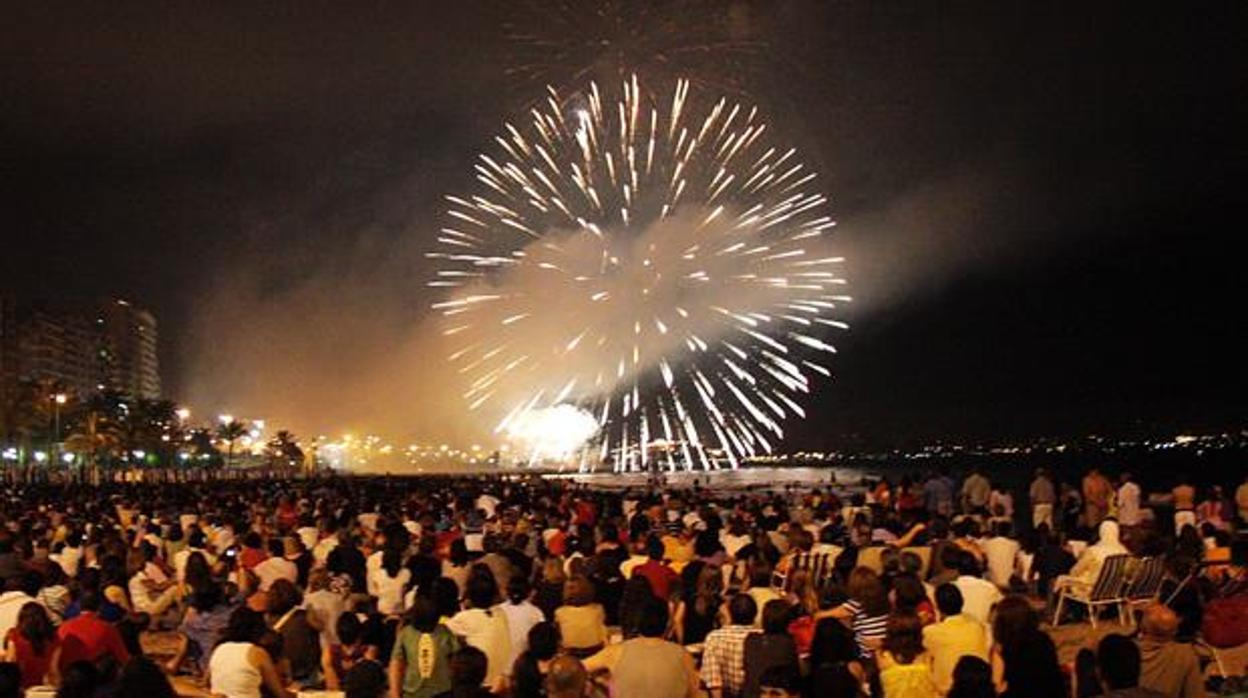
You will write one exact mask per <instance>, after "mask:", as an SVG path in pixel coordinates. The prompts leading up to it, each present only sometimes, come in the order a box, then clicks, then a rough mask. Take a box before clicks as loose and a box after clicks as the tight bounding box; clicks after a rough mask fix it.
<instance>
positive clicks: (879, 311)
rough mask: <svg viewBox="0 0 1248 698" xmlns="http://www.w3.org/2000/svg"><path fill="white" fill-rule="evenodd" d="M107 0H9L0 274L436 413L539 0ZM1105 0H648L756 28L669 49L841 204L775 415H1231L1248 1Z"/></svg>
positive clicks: (969, 423) (695, 30)
mask: <svg viewBox="0 0 1248 698" xmlns="http://www.w3.org/2000/svg"><path fill="white" fill-rule="evenodd" d="M123 4H124V5H126V6H127V7H126V8H124V9H122V8H113V7H106V6H102V5H110V4H109V3H103V4H101V3H81V4H79V5H78V6H75V4H74V3H61V4H58V5H57V7H56V8H55V9H51V8H46V7H42V6H40V4H38V3H35V4H26V5H24V6H16V7H10V8H9V9H8V11H7V13H6V15H7V16H6V21H5V24H6V27H5V28H4V29H3V30H0V32H3V34H4V37H3V43H2V45H3V46H4V48H3V49H2V55H3V60H0V94H3V95H4V109H3V110H2V111H0V143H3V153H4V158H3V159H4V162H5V165H6V167H5V169H6V171H7V177H6V179H7V180H8V184H6V186H5V187H4V190H5V196H6V199H7V202H6V205H5V211H6V213H7V220H6V222H5V225H4V230H5V246H4V251H3V253H0V287H3V289H4V290H6V291H13V292H16V293H17V294H18V295H19V296H21V297H26V298H55V297H58V296H62V295H74V296H95V295H101V294H105V295H121V296H125V297H128V298H130V299H131V300H133V301H135V302H137V303H139V304H141V305H146V306H148V307H150V308H151V309H153V311H154V312H155V313H156V314H157V317H158V319H159V321H160V323H161V339H162V342H163V346H162V357H161V358H162V362H163V372H164V378H165V381H166V384H167V387H168V389H169V392H170V394H171V395H172V396H174V397H176V398H178V399H182V400H187V401H189V402H190V403H191V404H192V405H193V406H195V407H196V409H213V410H215V409H224V408H229V409H235V410H240V411H244V412H246V411H250V412H251V413H253V414H257V415H262V416H270V417H271V418H275V419H277V420H279V421H280V420H281V419H289V420H290V421H291V422H293V423H295V424H296V425H298V426H299V428H301V429H313V428H315V429H322V428H328V427H330V426H336V425H340V424H345V423H350V422H352V421H353V420H354V421H356V422H357V423H358V424H360V425H363V426H370V425H375V424H378V423H381V422H385V423H387V424H389V425H394V424H400V425H403V426H404V427H411V428H416V429H419V428H428V424H427V423H426V422H422V420H421V417H422V415H434V414H437V415H440V416H439V418H444V417H442V416H441V415H444V414H445V412H439V410H445V409H447V406H446V405H445V404H439V405H437V406H436V407H435V406H433V405H430V404H428V402H430V401H437V402H439V403H444V402H445V400H444V399H443V398H441V397H440V396H434V395H432V394H422V392H421V388H420V378H419V375H422V374H421V373H420V371H421V370H423V371H425V372H426V373H427V372H428V371H433V370H436V369H431V368H427V367H428V366H440V365H441V364H440V363H439V362H440V361H441V357H433V356H421V355H411V352H410V348H411V346H412V344H411V341H410V339H411V336H412V334H413V333H414V332H418V331H419V329H418V328H420V327H422V325H421V323H422V320H423V318H424V317H425V316H426V314H427V312H426V310H425V308H427V306H428V304H429V303H430V302H432V301H433V300H435V298H434V297H433V296H432V295H431V294H430V293H429V292H428V291H427V290H426V289H424V288H423V283H424V282H425V281H426V280H427V278H428V273H429V269H430V268H429V266H428V265H427V263H426V262H425V260H424V259H423V258H422V253H423V252H424V251H425V250H426V249H428V247H429V242H430V237H431V233H432V232H434V231H435V230H436V227H437V223H438V220H439V216H440V211H441V208H442V207H441V206H440V204H439V199H440V198H441V196H442V195H443V194H445V193H447V192H450V191H455V190H456V189H462V188H463V186H464V185H465V184H466V183H467V182H468V178H469V177H470V175H471V171H470V166H471V162H472V158H474V157H475V155H476V153H477V152H478V151H479V150H480V148H481V146H482V145H483V144H484V143H485V142H486V141H487V139H488V138H489V137H491V136H492V135H493V133H494V132H495V131H496V130H497V129H498V128H499V125H500V124H501V123H502V121H503V120H505V119H507V118H509V117H511V116H512V115H514V114H515V113H516V112H517V111H519V110H522V109H523V108H524V107H525V105H526V103H527V102H528V101H529V100H531V99H533V98H534V97H535V96H536V95H538V94H539V92H540V89H541V87H542V86H541V85H540V84H535V83H532V82H531V81H526V80H525V79H523V78H516V77H514V76H509V72H508V69H509V67H514V63H515V62H516V61H517V60H519V59H517V57H516V56H517V55H518V53H517V50H516V49H515V48H514V47H513V46H511V45H509V44H508V42H507V40H506V39H505V35H506V34H507V30H506V29H504V26H505V25H508V24H514V23H522V24H523V23H528V24H529V25H530V26H531V25H533V23H534V20H535V19H537V20H538V21H537V26H541V25H542V22H541V18H540V16H538V17H535V16H534V15H535V14H540V12H541V11H542V10H541V8H542V4H541V3H539V2H529V3H520V4H515V3H479V2H461V3H446V4H445V5H442V4H437V5H435V3H432V2H429V3H409V4H400V3H390V4H387V3H376V4H366V3H317V4H315V5H313V4H311V3H254V5H255V7H254V8H253V9H240V7H239V6H241V5H242V4H241V3H232V4H231V5H232V7H224V6H219V5H218V6H212V7H209V6H199V7H198V8H193V7H191V6H185V5H182V6H178V7H167V6H164V5H163V4H156V3H153V4H151V5H150V6H148V7H142V6H141V4H135V3H123ZM1093 5H1094V6H1093V7H1088V6H1085V4H1074V3H1072V4H1069V5H1067V6H1063V5H1062V4H1060V3H1059V4H1057V5H1045V4H1036V3H1011V2H1003V3H1002V2H997V3H963V4H959V5H957V6H956V7H950V6H948V4H945V3H874V2H863V3H849V2H777V3H768V2H754V1H750V0H738V1H736V2H724V3H701V2H681V3H676V4H674V5H670V6H669V5H667V4H664V5H662V6H661V7H662V8H667V7H672V8H675V9H670V10H668V9H662V10H660V12H659V13H660V14H661V15H662V16H663V17H664V18H665V20H664V23H663V24H662V27H663V30H664V31H668V32H672V33H673V35H674V36H678V37H679V36H684V37H687V40H688V41H689V42H690V43H693V44H696V43H697V42H698V41H699V39H700V37H704V36H706V34H707V33H708V32H707V30H706V29H705V26H706V24H705V23H706V22H707V21H714V17H711V18H710V19H709V20H708V16H707V15H706V13H704V12H701V11H700V10H699V8H701V7H703V6H710V7H713V8H718V9H716V10H715V12H730V13H731V15H732V22H733V26H734V27H735V28H736V31H738V32H743V33H744V34H745V35H746V36H747V37H748V38H750V39H751V40H756V41H757V43H758V44H760V45H762V46H763V48H761V49H757V50H755V51H754V52H753V53H752V54H751V55H749V56H747V57H745V58H744V59H741V60H742V62H741V63H732V64H728V63H727V62H725V64H726V65H727V66H728V67H725V64H720V63H719V62H717V61H715V60H714V56H713V55H710V56H704V57H702V58H700V59H692V60H691V64H690V65H687V66H685V65H668V66H667V67H666V70H667V72H666V73H665V74H659V75H655V76H653V77H654V78H655V79H656V80H664V79H670V78H672V77H674V76H675V75H678V74H682V73H683V74H691V75H693V76H695V77H697V76H698V75H699V71H701V72H703V73H705V74H706V75H705V76H704V77H705V78H706V79H707V81H708V82H714V81H722V82H725V83H729V84H731V85H732V86H733V88H734V89H736V90H737V91H738V92H739V94H740V95H743V96H746V97H748V98H749V100H750V101H753V102H756V103H758V104H759V105H760V106H761V107H762V108H763V109H764V110H765V111H766V112H767V113H768V115H769V120H770V121H771V123H772V124H773V125H775V127H776V128H778V129H783V132H784V133H785V134H786V138H787V140H791V141H792V142H794V143H796V144H798V145H799V146H800V147H801V149H802V150H803V152H804V156H805V159H806V161H807V162H808V163H810V164H811V165H813V166H814V168H815V169H816V170H818V171H819V172H820V175H821V181H822V183H823V189H824V191H825V192H827V193H828V194H830V196H831V198H832V205H833V210H834V212H835V214H836V215H837V217H838V220H839V221H840V228H839V231H838V233H837V237H835V238H834V240H835V241H837V243H838V244H840V245H841V246H842V247H843V249H844V250H845V254H846V256H848V257H849V260H850V262H849V266H848V267H847V270H846V272H847V274H848V276H849V279H850V284H851V287H850V288H851V291H852V293H853V294H854V296H855V298H856V304H855V305H856V307H855V309H854V310H853V314H852V316H851V318H850V319H851V321H852V323H853V325H854V327H853V329H852V330H851V332H850V333H849V334H848V335H846V336H845V337H844V338H843V339H842V340H841V341H840V343H839V348H840V350H841V353H840V355H839V356H838V357H837V359H836V360H835V362H834V367H835V368H836V374H837V375H836V380H835V381H834V382H833V383H832V384H831V385H825V386H823V387H822V389H821V391H820V392H819V395H818V397H817V399H815V400H813V401H812V402H813V406H812V417H811V419H810V420H809V421H808V422H807V423H806V424H804V425H800V426H797V427H796V428H795V430H794V438H793V441H792V444H793V445H795V446H801V445H817V446H822V445H830V446H835V445H837V444H842V443H850V442H852V441H854V440H856V439H861V440H865V441H871V442H900V441H904V440H908V439H915V438H932V437H941V436H948V437H967V436H976V437H977V436H987V437H996V436H1008V435H1028V434H1047V433H1059V432H1060V433H1065V432H1079V431H1089V430H1103V429H1104V430H1120V431H1121V430H1126V429H1137V428H1149V427H1153V426H1157V427H1165V428H1206V427H1218V426H1224V425H1234V426H1236V427H1238V426H1241V425H1242V424H1243V418H1244V417H1245V408H1246V407H1248V397H1246V396H1248V380H1245V376H1246V373H1248V372H1245V371H1244V369H1243V357H1244V356H1245V352H1246V350H1248V339H1246V338H1248V332H1246V331H1245V329H1246V326H1245V325H1246V323H1245V312H1244V309H1243V303H1244V299H1245V290H1246V285H1245V282H1244V274H1243V272H1242V267H1243V262H1242V257H1240V256H1238V255H1237V249H1238V246H1237V245H1235V244H1234V243H1235V242H1236V241H1237V239H1238V238H1239V237H1240V236H1242V234H1243V230H1244V224H1243V220H1244V218H1245V216H1244V214H1245V202H1246V201H1248V197H1246V196H1245V195H1244V194H1243V186H1244V183H1245V177H1244V175H1245V162H1246V157H1245V156H1246V155H1248V153H1246V151H1245V141H1244V136H1243V132H1244V124H1246V123H1248V114H1246V113H1245V112H1246V111H1248V110H1246V109H1245V103H1246V102H1245V99H1244V97H1245V84H1246V81H1245V80H1244V75H1245V67H1246V66H1245V61H1244V59H1243V53H1244V52H1243V48H1242V44H1243V36H1244V35H1245V33H1244V30H1245V28H1246V27H1245V21H1244V20H1245V13H1246V10H1245V9H1244V7H1245V6H1244V5H1243V4H1242V3H1232V2H1213V3H1205V4H1202V5H1200V6H1199V7H1187V6H1178V5H1173V4H1172V5H1170V9H1169V10H1166V9H1162V8H1157V7H1145V6H1149V5H1153V4H1152V3H1132V4H1128V3H1122V4H1113V3H1095V4H1093ZM1158 5H1160V3H1158ZM689 8H693V9H694V10H699V11H690V9H689ZM518 13H520V16H517V14H518ZM591 60H597V59H591ZM583 67H584V66H568V68H569V71H568V72H569V73H571V72H573V69H575V70H580V69H582V68H583ZM643 68H647V69H654V66H653V65H649V66H643ZM717 70H718V71H729V72H730V73H731V74H728V75H724V74H718V75H717V74H715V71H717ZM658 72H663V70H662V69H658ZM409 365H410V366H416V367H426V368H422V369H420V370H417V375H416V376H407V377H405V379H404V380H390V377H391V375H392V374H393V373H395V372H404V369H403V368H399V367H405V366H409ZM291 405H298V407H297V408H290V407H289V406H291ZM382 414H384V415H386V418H385V419H383V418H382V417H380V416H379V415H382ZM396 415H397V417H396ZM409 415H410V418H409ZM413 425H414V426H413Z"/></svg>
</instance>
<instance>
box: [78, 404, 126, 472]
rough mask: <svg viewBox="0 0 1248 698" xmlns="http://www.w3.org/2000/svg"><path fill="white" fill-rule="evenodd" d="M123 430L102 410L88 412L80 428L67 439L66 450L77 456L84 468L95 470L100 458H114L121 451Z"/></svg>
mask: <svg viewBox="0 0 1248 698" xmlns="http://www.w3.org/2000/svg"><path fill="white" fill-rule="evenodd" d="M121 444H122V440H121V430H120V429H119V428H118V426H117V424H116V422H114V421H113V420H112V419H110V418H109V416H108V414H107V413H105V412H103V411H102V410H97V409H91V410H88V411H87V413H86V416H84V417H83V420H82V423H81V424H80V425H79V426H78V428H77V429H76V430H75V431H74V432H73V433H71V434H70V435H69V437H68V438H66V439H65V450H66V451H68V452H70V453H73V454H76V455H77V456H78V462H79V463H82V467H84V468H85V467H90V468H91V469H92V471H94V470H95V468H96V466H97V464H98V461H99V458H100V457H105V458H110V459H111V458H112V457H115V456H116V455H117V453H118V452H119V451H120V450H121Z"/></svg>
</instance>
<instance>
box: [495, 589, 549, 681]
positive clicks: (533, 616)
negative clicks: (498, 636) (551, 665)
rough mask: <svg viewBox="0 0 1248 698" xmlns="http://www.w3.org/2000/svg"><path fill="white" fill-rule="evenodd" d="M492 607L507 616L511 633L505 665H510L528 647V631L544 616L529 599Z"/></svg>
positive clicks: (542, 619) (543, 618) (544, 618)
mask: <svg viewBox="0 0 1248 698" xmlns="http://www.w3.org/2000/svg"><path fill="white" fill-rule="evenodd" d="M494 609H495V610H498V611H502V612H503V615H505V616H507V630H508V631H509V632H510V633H511V661H510V662H508V663H507V666H512V665H514V664H515V663H516V658H517V657H519V656H520V655H521V654H523V653H524V651H525V650H527V649H528V648H529V631H530V630H532V629H533V626H535V625H537V624H538V623H541V622H542V621H544V620H546V616H545V615H543V614H542V609H540V608H538V607H537V606H534V605H533V604H532V603H530V602H529V601H522V602H520V603H511V602H507V603H500V604H499V605H497V606H495V607H494Z"/></svg>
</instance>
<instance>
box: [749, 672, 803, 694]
mask: <svg viewBox="0 0 1248 698" xmlns="http://www.w3.org/2000/svg"><path fill="white" fill-rule="evenodd" d="M800 684H801V681H800V679H799V678H798V675H797V672H796V671H795V670H794V669H793V667H791V666H789V665H787V664H777V665H774V666H770V667H767V669H765V670H764V671H763V674H762V676H760V677H759V679H758V695H759V697H760V698H796V696H797V695H798V692H799V691H800V690H801V686H800Z"/></svg>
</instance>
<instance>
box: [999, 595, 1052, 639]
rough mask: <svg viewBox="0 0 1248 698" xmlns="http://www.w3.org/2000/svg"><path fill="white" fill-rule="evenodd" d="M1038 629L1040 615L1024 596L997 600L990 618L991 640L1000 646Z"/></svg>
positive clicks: (1012, 596)
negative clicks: (994, 610) (994, 611)
mask: <svg viewBox="0 0 1248 698" xmlns="http://www.w3.org/2000/svg"><path fill="white" fill-rule="evenodd" d="M1039 630H1040V617H1039V616H1038V615H1036V609H1034V608H1032V606H1031V603H1030V602H1029V601H1027V599H1026V598H1024V597H1022V596H1017V595H1011V596H1007V597H1005V598H1004V599H1001V600H1000V601H999V602H997V606H996V613H995V614H994V616H993V619H992V637H993V640H994V641H995V642H996V643H997V644H998V645H1001V646H1002V647H1005V646H1008V645H1011V644H1013V643H1015V642H1016V641H1018V640H1019V639H1021V638H1023V637H1025V636H1027V635H1029V634H1031V633H1034V632H1038V631H1039Z"/></svg>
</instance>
